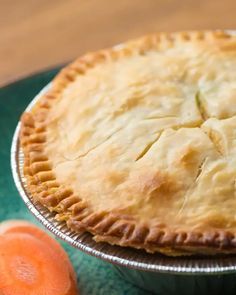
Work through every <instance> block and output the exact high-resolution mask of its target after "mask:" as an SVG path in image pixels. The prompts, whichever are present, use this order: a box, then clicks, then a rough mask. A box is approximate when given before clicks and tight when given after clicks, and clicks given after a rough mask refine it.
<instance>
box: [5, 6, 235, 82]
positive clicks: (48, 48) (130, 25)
mask: <svg viewBox="0 0 236 295" xmlns="http://www.w3.org/2000/svg"><path fill="white" fill-rule="evenodd" d="M235 11H236V1H235V0H224V1H222V0H208V1H207V0H21V1H19V0H0V38H1V40H0V86H2V85H4V84H7V83H9V82H11V81H14V80H16V79H18V78H21V77H23V76H26V75H29V74H31V73H34V72H37V71H41V70H43V69H45V68H49V67H53V66H55V65H58V64H62V63H65V62H69V61H70V60H71V59H73V58H75V57H76V56H78V55H80V54H82V53H84V52H86V51H92V50H96V49H99V48H102V47H106V46H110V45H113V44H116V43H119V42H121V41H125V40H126V39H129V38H133V37H137V36H139V35H142V34H145V33H148V32H153V31H175V30H186V29H204V28H208V29H217V28H231V29H233V28H236V17H235Z"/></svg>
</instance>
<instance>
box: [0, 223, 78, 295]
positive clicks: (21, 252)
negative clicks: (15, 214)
mask: <svg viewBox="0 0 236 295" xmlns="http://www.w3.org/2000/svg"><path fill="white" fill-rule="evenodd" d="M0 294H1V295H19V294H20V295H21V294H22V295H23V294H27V295H41V294H42V295H51V294H52V295H76V294H77V291H76V280H75V273H74V270H73V267H72V265H71V263H70V261H69V258H68V256H67V255H66V253H65V251H64V250H63V249H62V247H61V246H60V245H59V244H58V243H57V242H56V241H55V240H54V239H53V238H51V237H50V236H48V235H47V234H46V233H45V232H43V231H42V230H40V229H39V228H37V227H36V226H34V225H31V224H30V223H28V222H22V221H10V222H4V223H2V224H1V225H0Z"/></svg>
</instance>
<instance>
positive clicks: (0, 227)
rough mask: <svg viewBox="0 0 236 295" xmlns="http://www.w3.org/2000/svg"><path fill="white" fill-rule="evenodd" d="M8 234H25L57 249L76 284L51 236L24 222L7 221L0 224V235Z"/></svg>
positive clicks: (58, 245) (64, 254) (68, 261)
mask: <svg viewBox="0 0 236 295" xmlns="http://www.w3.org/2000/svg"><path fill="white" fill-rule="evenodd" d="M10 233H25V234H29V235H32V236H34V237H35V238H38V239H40V240H41V241H44V242H45V243H47V244H49V245H51V246H52V247H54V248H55V249H57V251H58V252H60V253H61V256H62V257H63V258H64V260H65V261H67V265H68V267H69V271H70V274H71V277H72V279H73V281H74V282H75V283H76V274H75V271H74V268H73V266H72V264H71V262H70V260H69V258H68V256H67V254H66V252H65V251H64V249H63V248H62V247H61V246H60V244H59V243H58V242H57V241H56V240H55V239H53V238H52V237H51V236H49V235H48V234H47V233H46V232H45V231H43V230H41V229H40V228H39V227H37V226H35V225H34V224H32V223H30V222H28V221H25V220H7V221H4V222H2V223H0V235H1V234H10Z"/></svg>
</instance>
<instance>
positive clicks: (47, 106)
mask: <svg viewBox="0 0 236 295" xmlns="http://www.w3.org/2000/svg"><path fill="white" fill-rule="evenodd" d="M235 67H236V37H234V36H232V35H230V34H227V33H225V32H222V31H214V32H210V31H204V32H181V33H173V34H166V33H159V34H153V35H150V36H145V37H142V38H140V39H137V40H134V41H130V42H127V43H124V44H122V45H120V46H117V47H115V48H112V49H107V50H102V51H99V52H95V53H89V54H87V55H85V56H83V57H81V58H79V59H77V60H76V61H75V62H74V63H72V64H71V65H69V66H68V67H66V68H65V69H63V70H62V71H61V72H60V73H59V75H58V76H57V77H56V78H55V79H54V80H53V82H52V86H51V89H50V90H49V91H48V93H47V94H46V95H44V96H43V97H42V98H40V100H39V102H38V103H37V104H36V105H35V106H34V107H33V109H32V110H31V111H30V112H29V113H25V114H23V116H22V120H21V121H22V127H21V136H20V139H21V146H22V147H23V151H24V155H25V163H24V164H25V175H26V177H27V183H28V187H29V193H30V194H31V195H32V196H33V198H35V199H37V200H39V201H40V202H41V203H42V204H43V205H45V206H46V207H47V208H49V209H50V210H53V211H56V212H57V213H58V215H57V218H59V219H60V220H65V221H66V222H67V224H68V226H69V227H70V228H72V229H73V230H75V231H80V232H81V231H88V232H90V233H92V234H93V235H94V238H95V239H96V240H97V241H106V242H109V243H111V244H118V245H121V246H131V247H135V248H141V249H145V250H146V251H148V252H156V251H159V252H162V253H164V254H167V255H179V254H196V253H201V254H217V253H233V252H236V247H235V246H236V219H235V208H236V191H235V189H236V186H235V183H236V182H235V180H236V168H235V167H236V132H235V130H236V128H235V127H236V82H235Z"/></svg>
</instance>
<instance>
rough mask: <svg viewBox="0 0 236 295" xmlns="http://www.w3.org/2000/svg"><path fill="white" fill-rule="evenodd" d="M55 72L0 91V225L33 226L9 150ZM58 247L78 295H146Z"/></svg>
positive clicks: (107, 267)
mask: <svg viewBox="0 0 236 295" xmlns="http://www.w3.org/2000/svg"><path fill="white" fill-rule="evenodd" d="M57 72H58V69H53V70H50V71H46V72H43V73H40V74H36V75H34V76H31V77H28V78H26V79H23V80H20V81H18V82H15V83H13V84H10V85H8V86H6V87H4V88H1V89H0V221H4V220H7V219H27V220H29V221H31V222H34V223H37V221H36V219H35V218H34V217H33V215H31V214H30V213H29V211H28V209H26V206H25V204H24V203H23V201H22V200H21V198H20V196H19V194H18V192H17V190H16V188H15V184H14V182H13V178H12V174H11V168H10V148H11V141H12V136H13V133H14V130H15V127H16V125H17V122H18V120H19V118H20V115H21V113H22V112H23V111H24V109H25V108H26V106H27V105H28V104H29V102H30V101H31V100H32V99H33V98H34V96H35V95H36V94H37V93H38V92H39V91H40V90H41V89H42V88H43V87H44V86H45V85H46V84H48V82H49V81H50V80H51V79H52V78H53V77H54V76H55V74H56V73H57ZM38 225H39V224H38ZM39 226H40V225H39ZM62 244H63V246H64V247H65V249H66V251H67V252H68V254H69V256H70V259H71V261H72V263H73V265H74V267H75V269H76V272H77V274H78V285H79V289H80V294H81V295H106V294H109V295H123V294H124V295H145V294H150V293H147V292H145V291H142V290H141V289H138V288H136V287H135V286H133V285H132V284H130V283H128V282H126V281H125V280H123V279H122V278H121V277H120V275H119V274H118V273H117V272H116V270H115V269H114V268H113V266H112V265H111V264H109V263H106V262H103V261H101V260H99V259H97V258H94V257H90V256H88V255H86V254H84V253H82V252H80V251H78V250H76V249H74V248H72V247H70V246H68V245H65V243H62ZM0 275H1V274H0ZM0 293H1V292H0ZM22 295H23V294H22Z"/></svg>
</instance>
